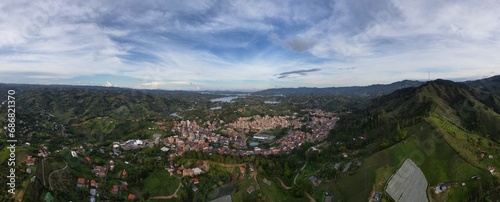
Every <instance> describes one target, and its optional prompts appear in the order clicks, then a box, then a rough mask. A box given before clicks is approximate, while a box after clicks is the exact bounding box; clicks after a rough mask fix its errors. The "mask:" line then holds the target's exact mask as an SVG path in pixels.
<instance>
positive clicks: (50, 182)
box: [44, 161, 68, 190]
mask: <svg viewBox="0 0 500 202" xmlns="http://www.w3.org/2000/svg"><path fill="white" fill-rule="evenodd" d="M64 163H65V164H66V165H65V166H64V168H61V169H59V170H54V171H52V172H51V173H50V174H49V187H50V190H54V189H52V181H51V180H50V179H51V178H52V174H54V173H55V172H59V171H62V170H64V169H66V168H67V167H68V163H67V162H66V161H64ZM44 176H45V175H44ZM44 180H45V179H44Z"/></svg>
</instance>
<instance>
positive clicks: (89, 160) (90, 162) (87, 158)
mask: <svg viewBox="0 0 500 202" xmlns="http://www.w3.org/2000/svg"><path fill="white" fill-rule="evenodd" d="M85 160H87V162H88V163H89V164H92V159H90V157H88V156H86V157H85Z"/></svg>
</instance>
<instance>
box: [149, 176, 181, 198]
mask: <svg viewBox="0 0 500 202" xmlns="http://www.w3.org/2000/svg"><path fill="white" fill-rule="evenodd" d="M179 180H180V179H179ZM181 187H182V183H181V181H179V186H178V187H177V189H176V190H175V192H174V193H173V194H170V195H168V196H155V197H151V198H149V199H171V198H177V192H178V191H179V189H180V188H181Z"/></svg>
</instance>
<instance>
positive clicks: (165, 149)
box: [160, 146, 170, 152]
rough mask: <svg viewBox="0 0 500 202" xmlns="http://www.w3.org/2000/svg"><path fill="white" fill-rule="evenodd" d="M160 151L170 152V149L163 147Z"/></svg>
mask: <svg viewBox="0 0 500 202" xmlns="http://www.w3.org/2000/svg"><path fill="white" fill-rule="evenodd" d="M160 150H161V151H162V152H168V151H169V150H170V149H169V148H168V147H165V146H163V147H162V148H161V149H160Z"/></svg>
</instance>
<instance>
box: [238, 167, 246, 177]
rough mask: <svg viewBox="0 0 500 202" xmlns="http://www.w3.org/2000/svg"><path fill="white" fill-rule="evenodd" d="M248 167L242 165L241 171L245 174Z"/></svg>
mask: <svg viewBox="0 0 500 202" xmlns="http://www.w3.org/2000/svg"><path fill="white" fill-rule="evenodd" d="M246 171H247V169H246V168H245V166H240V172H241V174H243V175H245V173H246Z"/></svg>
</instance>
